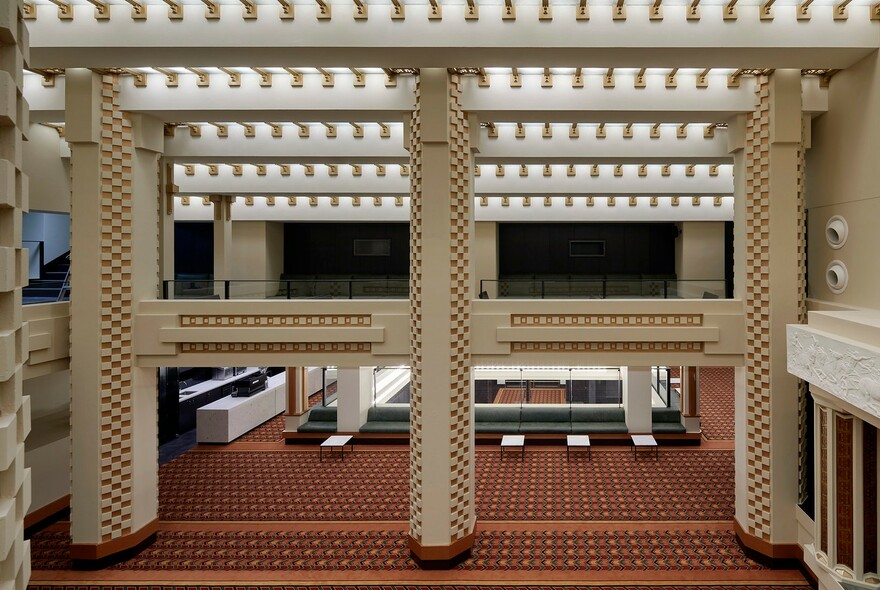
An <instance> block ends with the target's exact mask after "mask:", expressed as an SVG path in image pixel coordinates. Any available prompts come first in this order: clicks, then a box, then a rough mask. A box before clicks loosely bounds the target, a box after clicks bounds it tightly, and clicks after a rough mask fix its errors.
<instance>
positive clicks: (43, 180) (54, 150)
mask: <svg viewBox="0 0 880 590" xmlns="http://www.w3.org/2000/svg"><path fill="white" fill-rule="evenodd" d="M62 144H64V145H63V147H64V149H65V150H66V149H67V145H66V142H64V140H62V139H61V138H60V137H58V132H57V131H55V130H54V129H52V128H50V127H46V126H44V125H39V124H36V123H34V124H32V125H31V126H30V136H29V137H28V141H25V142H23V148H22V152H23V158H22V168H23V170H24V173H25V174H27V175H28V180H29V185H30V187H29V190H30V195H29V197H28V198H29V202H30V208H31V209H32V210H34V211H55V212H59V213H70V164H69V163H70V160H69V159H67V158H64V159H62V158H61V149H62Z"/></svg>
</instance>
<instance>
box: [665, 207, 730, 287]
mask: <svg viewBox="0 0 880 590" xmlns="http://www.w3.org/2000/svg"><path fill="white" fill-rule="evenodd" d="M678 225H679V230H680V233H679V236H678V238H677V239H676V240H675V272H676V276H677V277H678V280H679V281H685V283H684V284H680V285H679V286H680V288H681V289H684V290H686V291H687V293H690V294H692V296H694V297H699V296H700V294H701V293H702V292H703V291H708V292H713V293H715V292H717V291H723V289H722V285H723V284H722V283H719V282H717V279H723V278H724V222H723V221H684V222H682V223H680V224H678ZM701 279H703V280H705V281H706V282H700V280H701ZM720 295H721V296H723V292H722V293H720Z"/></svg>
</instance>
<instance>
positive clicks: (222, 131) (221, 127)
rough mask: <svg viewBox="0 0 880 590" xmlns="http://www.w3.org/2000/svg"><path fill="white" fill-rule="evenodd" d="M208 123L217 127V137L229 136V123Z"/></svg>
mask: <svg viewBox="0 0 880 590" xmlns="http://www.w3.org/2000/svg"><path fill="white" fill-rule="evenodd" d="M208 125H213V126H214V127H216V128H217V137H229V125H226V124H225V123H208ZM199 137H201V135H199Z"/></svg>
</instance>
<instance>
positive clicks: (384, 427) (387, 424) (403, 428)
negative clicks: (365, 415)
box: [360, 420, 409, 434]
mask: <svg viewBox="0 0 880 590" xmlns="http://www.w3.org/2000/svg"><path fill="white" fill-rule="evenodd" d="M360 431H361V432H383V433H388V434H408V433H409V422H408V421H407V422H394V421H391V420H376V421H373V422H367V423H366V424H364V425H363V426H361V428H360Z"/></svg>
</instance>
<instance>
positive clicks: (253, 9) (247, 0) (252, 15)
mask: <svg viewBox="0 0 880 590" xmlns="http://www.w3.org/2000/svg"><path fill="white" fill-rule="evenodd" d="M239 1H240V2H241V4H242V9H243V10H242V13H241V17H242V18H243V19H244V20H254V19H256V18H257V5H256V4H255V3H254V0H239Z"/></svg>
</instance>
